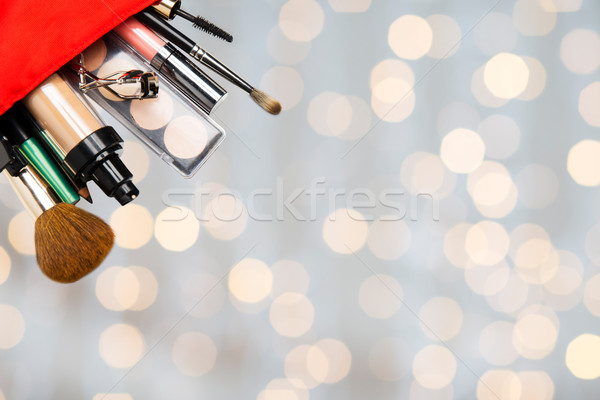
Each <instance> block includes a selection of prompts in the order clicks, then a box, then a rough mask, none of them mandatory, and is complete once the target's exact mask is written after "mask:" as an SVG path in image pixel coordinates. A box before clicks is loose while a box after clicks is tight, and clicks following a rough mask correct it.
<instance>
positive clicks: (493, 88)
mask: <svg viewBox="0 0 600 400" xmlns="http://www.w3.org/2000/svg"><path fill="white" fill-rule="evenodd" d="M483 81H484V82H485V85H486V86H487V88H488V89H489V91H490V92H491V93H492V94H493V95H494V96H496V97H499V98H501V99H514V98H515V97H517V96H519V95H520V94H521V93H523V91H525V89H526V88H527V83H528V82H529V68H527V64H526V63H525V61H523V59H522V58H521V57H519V56H517V55H515V54H511V53H500V54H497V55H495V56H494V57H492V58H491V59H490V60H489V61H488V62H487V63H486V64H485V67H484V70H483Z"/></svg>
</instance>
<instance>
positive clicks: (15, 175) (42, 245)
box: [0, 144, 114, 283]
mask: <svg viewBox="0 0 600 400" xmlns="http://www.w3.org/2000/svg"><path fill="white" fill-rule="evenodd" d="M0 153H3V154H4V155H8V160H10V161H9V163H8V165H3V166H6V173H8V178H9V179H8V181H9V183H10V184H11V186H12V187H13V189H14V190H15V192H16V193H17V195H18V197H19V198H20V200H21V202H22V203H23V204H24V205H25V208H26V209H27V210H28V211H29V212H30V214H31V215H32V216H33V217H34V218H36V221H35V235H34V238H35V250H36V257H37V262H38V265H39V267H40V269H41V270H42V272H43V273H44V274H45V275H46V276H47V277H48V278H50V279H52V280H54V281H57V282H61V283H71V282H75V281H78V280H79V279H81V278H83V277H84V276H85V275H87V274H89V273H90V272H92V271H93V270H94V269H95V268H96V267H98V266H99V265H100V263H101V262H102V261H103V260H104V259H105V258H106V256H107V255H108V253H109V252H110V250H111V248H112V246H113V243H114V233H113V231H112V229H111V227H110V226H109V225H108V224H106V223H105V222H104V221H102V220H101V219H100V218H98V217H97V216H95V215H93V214H91V213H89V212H87V211H84V210H82V209H80V208H78V207H76V206H74V205H72V204H68V203H63V202H61V200H60V198H59V197H58V196H57V195H56V193H55V192H54V190H53V189H52V188H51V187H50V185H48V183H47V182H46V181H45V180H44V179H43V178H42V177H41V176H40V175H39V174H38V173H37V172H36V171H35V169H33V168H32V167H31V165H29V164H27V161H26V160H25V159H24V157H21V156H20V155H19V154H17V153H16V151H14V150H13V149H10V148H7V147H5V145H2V144H0Z"/></svg>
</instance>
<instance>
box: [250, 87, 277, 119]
mask: <svg viewBox="0 0 600 400" xmlns="http://www.w3.org/2000/svg"><path fill="white" fill-rule="evenodd" d="M250 97H252V100H254V101H255V102H256V104H258V105H259V106H261V107H262V108H263V109H264V110H265V111H266V112H268V113H271V114H273V115H277V114H279V113H280V112H281V104H279V102H278V101H277V100H275V99H274V98H272V97H271V96H269V95H268V94H266V93H265V92H261V91H260V90H257V89H254V90H253V91H251V92H250Z"/></svg>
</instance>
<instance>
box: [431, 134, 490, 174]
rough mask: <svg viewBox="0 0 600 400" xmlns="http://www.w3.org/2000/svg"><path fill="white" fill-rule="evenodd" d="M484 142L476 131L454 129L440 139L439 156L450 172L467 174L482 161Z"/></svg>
mask: <svg viewBox="0 0 600 400" xmlns="http://www.w3.org/2000/svg"><path fill="white" fill-rule="evenodd" d="M484 155H485V144H484V143H483V140H481V137H479V135H478V134H477V133H476V132H473V131H471V130H469V129H455V130H453V131H451V132H450V133H448V134H447V135H446V136H445V137H444V139H443V140H442V145H441V149H440V157H441V158H442V161H443V162H444V164H445V165H446V167H448V169H449V170H450V171H452V172H456V173H457V174H467V173H469V172H473V171H474V170H475V169H477V167H479V166H480V165H481V163H482V162H483V157H484Z"/></svg>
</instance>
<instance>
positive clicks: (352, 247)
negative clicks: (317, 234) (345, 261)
mask: <svg viewBox="0 0 600 400" xmlns="http://www.w3.org/2000/svg"><path fill="white" fill-rule="evenodd" d="M368 229H369V226H368V223H367V222H366V221H365V218H364V217H363V216H362V214H361V213H360V212H358V211H356V210H354V209H350V208H338V209H337V210H335V211H334V212H332V213H331V214H329V216H328V217H327V218H326V219H325V222H324V223H323V239H324V240H325V243H327V245H328V246H329V248H331V250H333V251H334V252H336V253H340V254H350V253H352V252H356V251H358V250H360V249H361V248H362V247H363V246H364V245H365V243H366V241H367V234H368Z"/></svg>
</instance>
